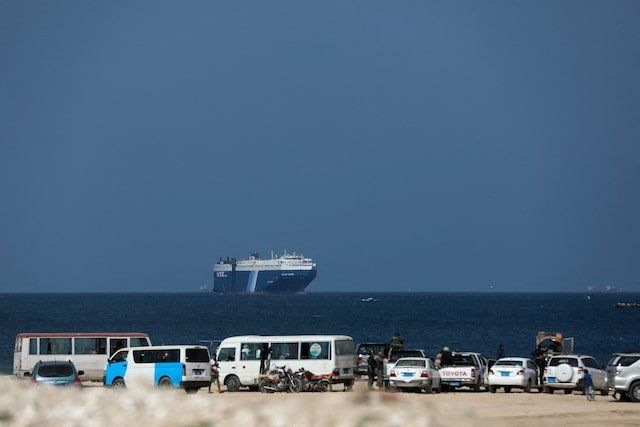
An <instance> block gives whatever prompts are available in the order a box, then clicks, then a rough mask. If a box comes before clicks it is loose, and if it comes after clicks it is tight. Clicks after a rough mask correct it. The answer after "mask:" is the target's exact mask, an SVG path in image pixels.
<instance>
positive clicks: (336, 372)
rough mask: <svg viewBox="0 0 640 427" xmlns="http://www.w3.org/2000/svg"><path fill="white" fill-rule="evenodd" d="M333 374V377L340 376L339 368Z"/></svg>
mask: <svg viewBox="0 0 640 427" xmlns="http://www.w3.org/2000/svg"><path fill="white" fill-rule="evenodd" d="M332 373H333V375H336V376H337V375H340V370H339V369H338V368H336V369H334V370H333V372H332Z"/></svg>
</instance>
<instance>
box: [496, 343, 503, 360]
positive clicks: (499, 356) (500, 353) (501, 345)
mask: <svg viewBox="0 0 640 427" xmlns="http://www.w3.org/2000/svg"><path fill="white" fill-rule="evenodd" d="M503 357H504V344H502V343H500V345H499V346H498V353H497V354H496V359H502V358H503Z"/></svg>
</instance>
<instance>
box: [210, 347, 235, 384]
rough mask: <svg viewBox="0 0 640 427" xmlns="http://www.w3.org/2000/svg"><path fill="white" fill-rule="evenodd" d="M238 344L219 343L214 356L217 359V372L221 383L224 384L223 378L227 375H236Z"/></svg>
mask: <svg viewBox="0 0 640 427" xmlns="http://www.w3.org/2000/svg"><path fill="white" fill-rule="evenodd" d="M238 348H239V346H238V344H226V345H221V346H220V348H219V349H218V354H217V356H216V358H217V361H218V374H219V376H220V381H221V384H224V381H225V378H227V376H229V375H232V374H233V375H238V369H237V368H238V366H237V360H238V356H237V355H238V353H239V350H238Z"/></svg>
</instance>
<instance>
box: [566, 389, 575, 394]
mask: <svg viewBox="0 0 640 427" xmlns="http://www.w3.org/2000/svg"><path fill="white" fill-rule="evenodd" d="M571 393H573V390H571V389H570V388H565V389H564V394H571Z"/></svg>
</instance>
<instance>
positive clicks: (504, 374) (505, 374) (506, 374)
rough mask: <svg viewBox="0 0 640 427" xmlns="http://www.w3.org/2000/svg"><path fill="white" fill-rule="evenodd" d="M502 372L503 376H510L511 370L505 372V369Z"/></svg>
mask: <svg viewBox="0 0 640 427" xmlns="http://www.w3.org/2000/svg"><path fill="white" fill-rule="evenodd" d="M500 374H502V376H503V377H508V376H509V372H505V371H502V372H500Z"/></svg>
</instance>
